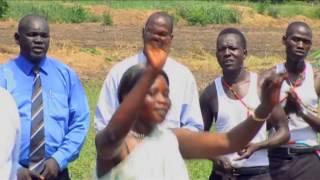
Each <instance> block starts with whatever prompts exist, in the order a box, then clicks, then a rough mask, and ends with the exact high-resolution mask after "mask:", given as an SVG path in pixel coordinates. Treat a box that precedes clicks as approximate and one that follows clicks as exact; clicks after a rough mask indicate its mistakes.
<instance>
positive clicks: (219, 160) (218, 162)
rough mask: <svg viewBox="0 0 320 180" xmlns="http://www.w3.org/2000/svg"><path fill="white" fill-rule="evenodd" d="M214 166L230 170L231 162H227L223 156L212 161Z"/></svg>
mask: <svg viewBox="0 0 320 180" xmlns="http://www.w3.org/2000/svg"><path fill="white" fill-rule="evenodd" d="M213 161H214V163H215V165H217V166H220V167H223V168H224V169H231V168H232V166H231V162H230V161H229V159H227V158H226V157H223V156H219V157H216V158H214V159H213Z"/></svg>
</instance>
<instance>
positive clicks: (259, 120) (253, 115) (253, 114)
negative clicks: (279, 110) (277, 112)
mask: <svg viewBox="0 0 320 180" xmlns="http://www.w3.org/2000/svg"><path fill="white" fill-rule="evenodd" d="M251 116H252V119H253V120H254V121H258V122H263V121H266V120H267V119H269V118H270V117H271V113H269V114H268V116H267V117H265V118H259V117H257V115H256V112H255V111H253V112H252V113H251Z"/></svg>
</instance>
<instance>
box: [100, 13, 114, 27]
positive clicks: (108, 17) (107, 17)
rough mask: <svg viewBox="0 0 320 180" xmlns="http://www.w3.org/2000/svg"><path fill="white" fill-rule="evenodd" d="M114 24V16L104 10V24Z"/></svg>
mask: <svg viewBox="0 0 320 180" xmlns="http://www.w3.org/2000/svg"><path fill="white" fill-rule="evenodd" d="M112 24H113V20H112V16H111V14H110V13H109V12H104V13H103V15H102V25H104V26H111V25H112Z"/></svg>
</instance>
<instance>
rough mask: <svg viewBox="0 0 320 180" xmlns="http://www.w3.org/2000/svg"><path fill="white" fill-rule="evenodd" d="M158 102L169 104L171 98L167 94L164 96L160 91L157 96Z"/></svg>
mask: <svg viewBox="0 0 320 180" xmlns="http://www.w3.org/2000/svg"><path fill="white" fill-rule="evenodd" d="M157 102H158V103H160V104H168V103H169V98H168V97H167V96H164V95H163V94H161V93H159V94H158V96H157Z"/></svg>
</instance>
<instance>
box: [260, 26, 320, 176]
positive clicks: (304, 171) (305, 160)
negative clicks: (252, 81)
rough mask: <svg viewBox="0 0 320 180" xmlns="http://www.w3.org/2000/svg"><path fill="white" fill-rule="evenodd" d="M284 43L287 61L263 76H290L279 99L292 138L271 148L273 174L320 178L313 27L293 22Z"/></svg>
mask: <svg viewBox="0 0 320 180" xmlns="http://www.w3.org/2000/svg"><path fill="white" fill-rule="evenodd" d="M282 42H283V45H285V47H286V61H285V62H284V63H282V64H278V65H276V66H275V67H273V68H271V69H269V70H267V71H266V72H264V73H263V76H268V75H269V74H272V73H286V75H287V80H286V81H284V82H283V83H282V87H281V95H280V98H281V101H282V106H283V107H284V110H285V112H286V114H287V117H288V120H289V129H290V141H289V143H288V144H287V145H284V146H281V147H279V148H275V149H272V150H270V151H269V160H270V170H271V172H270V174H271V175H272V178H273V179H276V180H278V179H279V180H283V179H290V180H319V179H320V156H319V155H320V151H319V149H320V147H319V144H318V140H317V133H318V132H319V131H320V118H319V117H318V115H317V108H318V103H319V101H318V99H319V95H320V73H319V70H317V69H313V68H312V66H311V64H310V63H308V62H306V61H305V58H306V57H307V55H308V52H309V50H310V48H311V45H312V31H311V28H310V27H309V26H308V25H307V24H306V23H304V22H293V23H291V24H289V26H288V27H287V30H286V34H285V35H284V36H283V38H282Z"/></svg>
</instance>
